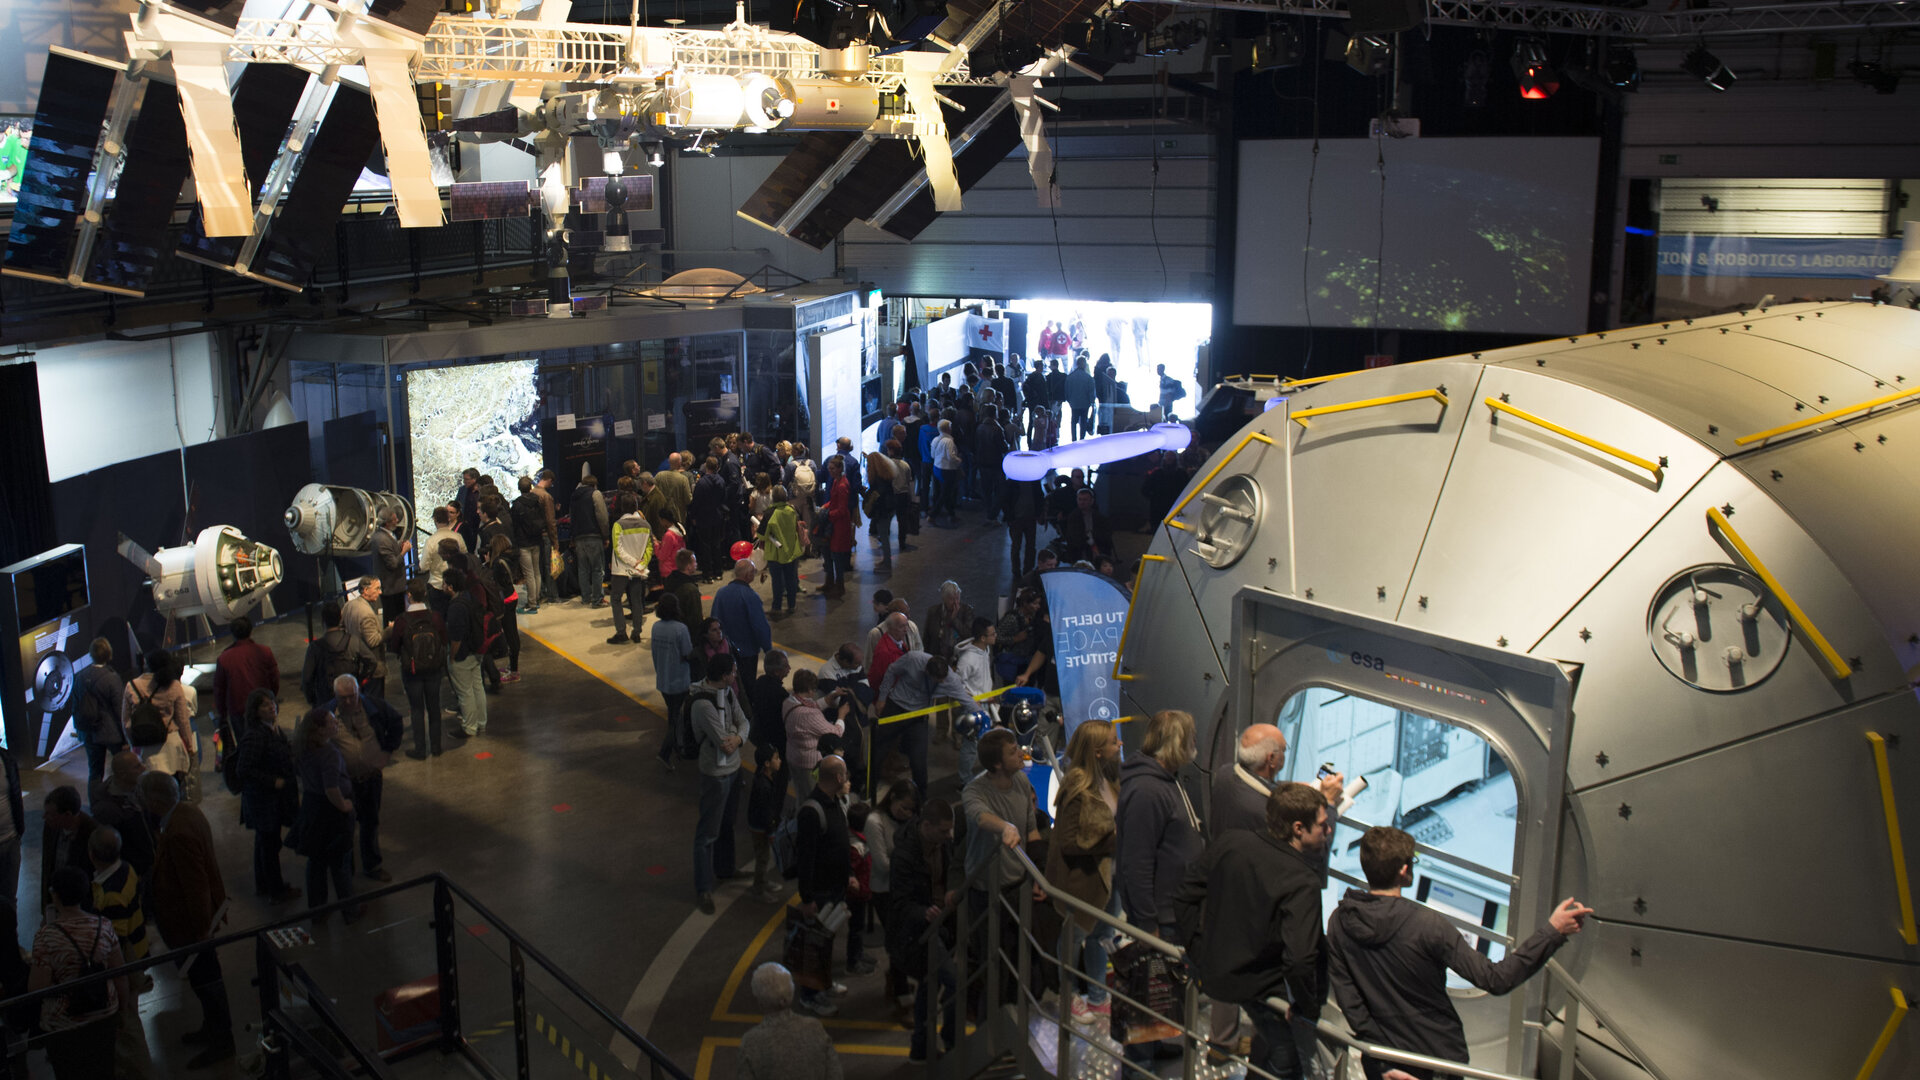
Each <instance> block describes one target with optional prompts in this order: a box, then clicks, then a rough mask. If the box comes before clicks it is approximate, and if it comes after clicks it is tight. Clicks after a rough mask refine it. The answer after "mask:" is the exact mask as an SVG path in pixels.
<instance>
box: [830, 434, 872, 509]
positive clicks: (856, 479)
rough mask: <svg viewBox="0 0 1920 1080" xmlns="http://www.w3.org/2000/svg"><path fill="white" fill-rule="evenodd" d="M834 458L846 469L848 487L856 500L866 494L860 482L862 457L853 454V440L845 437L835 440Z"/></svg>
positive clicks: (864, 487)
mask: <svg viewBox="0 0 1920 1080" xmlns="http://www.w3.org/2000/svg"><path fill="white" fill-rule="evenodd" d="M833 456H834V457H837V458H839V459H840V461H841V463H842V465H843V467H844V468H845V469H846V477H847V486H848V487H849V488H852V489H853V496H854V498H856V499H857V498H859V497H860V496H862V495H864V494H866V491H867V489H866V486H865V485H864V484H862V483H861V482H860V455H858V454H856V453H854V452H853V440H852V439H849V438H847V437H846V436H845V435H842V436H840V437H839V438H838V439H835V440H834V443H833Z"/></svg>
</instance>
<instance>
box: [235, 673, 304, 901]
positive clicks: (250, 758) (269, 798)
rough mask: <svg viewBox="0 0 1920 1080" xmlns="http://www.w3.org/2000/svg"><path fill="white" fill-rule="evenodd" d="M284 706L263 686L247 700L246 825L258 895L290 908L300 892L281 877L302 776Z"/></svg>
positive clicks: (243, 743) (242, 767)
mask: <svg viewBox="0 0 1920 1080" xmlns="http://www.w3.org/2000/svg"><path fill="white" fill-rule="evenodd" d="M279 715H280V703H279V702H278V701H276V700H274V696H273V691H271V690H268V689H266V688H265V687H261V688H260V689H258V690H255V691H254V692H253V693H251V694H249V695H247V705H246V713H245V715H243V716H242V717H241V718H240V725H241V727H240V751H239V752H240V764H239V766H238V768H239V771H240V822H241V824H243V825H245V826H246V827H247V828H249V829H252V830H253V894H254V895H255V896H266V897H271V898H272V900H273V902H274V903H276V904H284V903H286V902H287V901H289V900H293V899H296V898H298V897H299V895H300V890H299V889H296V888H293V887H292V886H290V885H288V884H287V880H286V878H284V877H282V876H281V874H280V829H281V828H282V827H283V826H286V825H290V824H292V823H293V817H294V815H295V814H296V813H298V812H299V806H300V784H299V775H298V773H297V772H296V771H295V769H294V765H293V744H292V743H290V742H288V741H287V737H286V735H285V734H283V733H282V732H281V731H280V725H279V724H278V723H277V722H276V719H277V718H278V717H279Z"/></svg>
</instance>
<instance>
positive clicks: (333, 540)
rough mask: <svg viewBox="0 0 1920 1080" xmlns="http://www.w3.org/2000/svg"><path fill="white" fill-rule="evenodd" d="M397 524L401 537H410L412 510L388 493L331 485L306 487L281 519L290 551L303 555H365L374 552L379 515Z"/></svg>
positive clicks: (409, 505)
mask: <svg viewBox="0 0 1920 1080" xmlns="http://www.w3.org/2000/svg"><path fill="white" fill-rule="evenodd" d="M386 510H391V511H393V513H394V515H395V516H396V517H398V518H399V520H400V535H401V536H409V535H411V534H412V533H413V506H412V504H411V503H409V502H407V500H405V499H403V498H401V497H400V496H398V495H395V494H394V493H393V492H391V491H380V492H372V491H363V490H361V489H360V488H354V487H338V486H335V485H332V484H308V485H307V486H306V487H303V488H301V489H300V490H299V492H298V493H297V494H295V495H294V497H293V505H291V506H289V507H287V512H286V514H285V515H283V516H284V518H285V519H286V522H287V532H289V533H291V534H292V535H293V550H295V551H298V552H300V553H301V554H302V555H349V556H351V555H365V554H367V553H369V552H371V551H372V550H373V530H374V529H376V528H378V527H379V525H380V514H381V512H382V511H386Z"/></svg>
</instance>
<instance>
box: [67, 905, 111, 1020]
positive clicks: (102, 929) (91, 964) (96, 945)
mask: <svg viewBox="0 0 1920 1080" xmlns="http://www.w3.org/2000/svg"><path fill="white" fill-rule="evenodd" d="M53 928H54V929H55V930H58V931H60V936H61V937H63V938H66V939H67V942H68V944H70V945H72V946H73V951H74V952H75V953H76V954H78V955H79V957H80V974H78V975H76V976H74V978H75V979H84V978H87V977H88V976H90V975H98V974H101V973H102V972H104V971H106V970H107V965H106V964H104V963H102V962H101V961H99V960H95V959H94V958H93V954H94V953H95V952H98V951H99V950H100V939H101V937H102V936H103V935H105V933H106V920H105V919H102V920H100V922H99V923H98V924H96V925H95V927H94V934H93V949H92V950H91V951H86V950H82V949H81V948H80V943H79V942H77V941H75V940H73V935H72V934H69V933H67V928H66V927H64V926H61V925H60V924H58V923H55V924H54V927H53ZM110 993H111V987H109V985H108V984H107V983H105V982H97V983H94V984H93V985H92V986H87V987H82V988H81V989H79V990H69V991H68V992H67V995H66V997H67V1015H68V1016H70V1017H78V1016H89V1015H92V1014H93V1013H100V1012H105V1011H106V1010H107V1008H108V1006H110V1005H112V1004H113V1001H112V998H111V997H110V996H109V995H110Z"/></svg>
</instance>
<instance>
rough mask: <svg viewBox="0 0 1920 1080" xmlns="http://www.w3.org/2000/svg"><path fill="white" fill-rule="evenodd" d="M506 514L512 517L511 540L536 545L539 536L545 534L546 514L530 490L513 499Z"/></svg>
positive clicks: (538, 541)
mask: <svg viewBox="0 0 1920 1080" xmlns="http://www.w3.org/2000/svg"><path fill="white" fill-rule="evenodd" d="M508 516H509V517H511V518H513V542H514V543H515V544H516V545H519V546H521V547H525V546H527V545H528V544H533V545H536V546H537V545H538V544H539V543H540V538H541V537H543V536H545V535H546V534H547V514H546V511H544V510H542V509H541V508H540V500H539V499H536V498H534V497H533V493H532V492H528V493H527V494H525V495H522V496H520V497H519V498H517V499H515V500H513V506H512V508H511V509H510V511H509V513H508Z"/></svg>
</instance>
